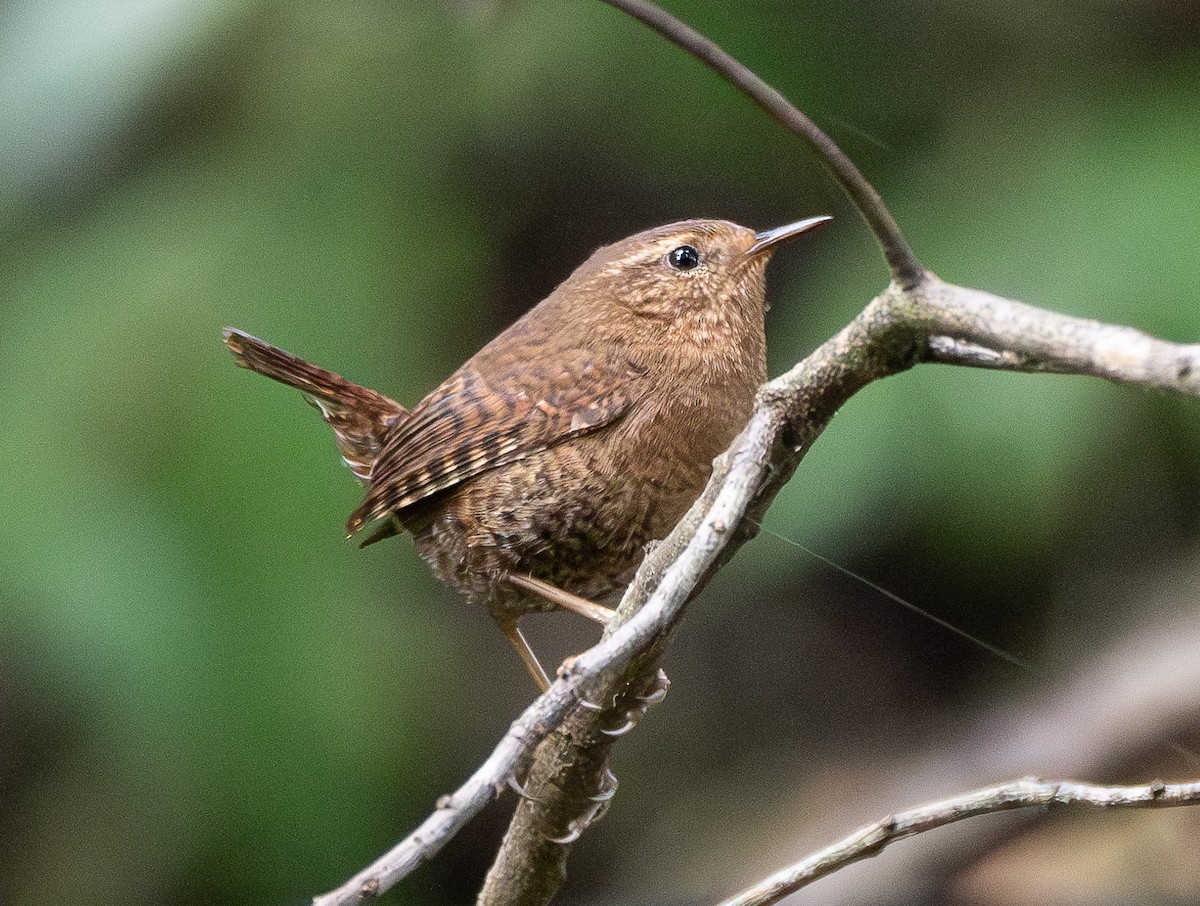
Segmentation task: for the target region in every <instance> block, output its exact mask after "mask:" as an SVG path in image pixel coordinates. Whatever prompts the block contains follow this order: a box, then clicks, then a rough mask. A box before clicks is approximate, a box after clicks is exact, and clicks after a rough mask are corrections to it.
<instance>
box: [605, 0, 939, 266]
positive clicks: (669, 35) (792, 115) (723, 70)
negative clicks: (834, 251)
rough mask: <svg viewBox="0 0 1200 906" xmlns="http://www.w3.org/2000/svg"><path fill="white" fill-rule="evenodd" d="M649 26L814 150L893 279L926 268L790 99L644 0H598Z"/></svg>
mask: <svg viewBox="0 0 1200 906" xmlns="http://www.w3.org/2000/svg"><path fill="white" fill-rule="evenodd" d="M603 2H604V3H607V4H608V5H609V6H614V7H616V8H617V9H619V10H621V11H622V12H625V13H628V14H629V15H630V16H632V17H633V18H635V19H637V20H638V21H639V22H642V23H644V24H645V25H648V26H649V27H650V28H652V29H654V31H656V32H658V33H659V34H660V35H662V36H663V37H664V38H666V39H667V40H668V41H670V42H671V43H672V44H675V45H676V46H678V47H680V48H682V49H683V50H685V51H687V52H688V53H689V54H691V55H692V56H693V57H695V58H696V59H697V60H699V61H700V62H701V63H704V64H705V65H706V66H708V67H709V68H710V69H712V70H714V71H715V72H716V73H717V74H718V75H720V76H722V77H723V78H725V79H726V80H728V81H729V82H730V83H732V84H733V85H734V86H736V87H737V88H739V89H741V91H743V92H744V93H745V94H746V95H747V96H749V98H750V99H751V100H752V101H754V103H755V104H757V105H758V106H759V107H761V108H762V109H763V110H764V111H766V113H767V114H768V115H769V116H770V117H771V118H772V119H774V120H776V121H777V122H779V123H781V124H782V125H783V126H784V127H785V128H787V129H789V130H790V131H791V132H793V133H795V134H796V135H798V136H800V137H801V138H802V139H804V140H805V141H806V142H808V144H809V145H810V146H812V148H813V150H814V151H816V152H817V156H818V157H820V159H821V161H822V163H824V164H825V166H826V167H828V168H829V172H830V173H832V174H833V178H834V179H836V180H837V182H838V184H839V185H840V186H841V187H842V189H843V190H844V191H845V192H846V194H847V195H849V196H850V200H851V201H853V202H854V205H855V207H857V208H858V210H859V213H860V214H862V216H863V219H864V220H866V222H867V226H869V227H870V228H871V232H872V233H874V234H875V238H876V239H877V240H878V241H879V244H880V246H881V247H882V248H883V255H884V258H886V259H887V263H888V267H889V268H890V269H891V271H892V279H893V280H895V281H896V282H897V283H899V284H900V285H901V286H902V287H906V288H907V287H912V286H916V285H917V284H918V283H920V282H921V280H922V279H923V278H924V275H925V268H924V267H923V266H922V265H921V262H920V261H919V260H918V259H917V255H916V253H915V252H914V251H913V250H912V247H911V246H910V245H909V244H908V240H907V239H905V238H904V234H903V233H902V232H901V231H900V226H899V225H898V224H897V223H896V220H895V218H894V217H892V212H891V211H889V210H888V207H887V205H886V204H884V201H883V198H882V196H880V194H879V192H878V191H876V189H875V187H874V186H873V185H871V183H870V181H868V180H867V178H866V177H865V176H863V174H862V171H861V170H859V169H858V167H856V166H855V165H854V162H853V161H852V160H850V158H849V157H847V156H846V154H845V152H843V151H842V149H841V148H839V147H838V146H837V143H835V142H834V140H833V139H831V138H830V137H829V136H828V135H826V134H825V133H824V131H822V130H821V128H820V127H819V126H818V125H817V124H816V123H814V122H813V121H812V120H811V119H809V118H808V117H807V116H805V114H804V113H802V112H801V111H800V110H799V109H798V108H797V107H796V106H795V105H794V104H793V103H792V102H791V101H789V100H788V99H787V98H785V97H784V96H783V95H782V94H780V93H779V92H778V91H776V90H775V89H774V88H772V87H771V86H770V85H768V84H767V83H766V82H764V81H763V80H762V79H761V78H759V77H758V76H757V75H755V74H754V73H753V72H752V71H751V70H750V69H749V68H748V67H746V66H745V65H744V64H742V63H740V62H739V61H738V60H736V59H735V58H734V57H732V56H731V55H730V54H728V53H727V52H726V51H725V50H723V49H722V48H721V47H720V46H719V45H718V44H717V43H716V42H714V41H712V40H710V39H708V38H706V37H705V36H704V35H702V34H700V32H698V31H696V30H695V29H694V28H692V27H691V26H689V25H685V24H684V23H683V22H681V21H680V20H679V19H676V18H675V17H674V16H672V15H671V14H670V13H668V12H666V11H665V10H663V9H661V8H660V7H659V6H658V5H656V4H654V3H651V2H649V0H603Z"/></svg>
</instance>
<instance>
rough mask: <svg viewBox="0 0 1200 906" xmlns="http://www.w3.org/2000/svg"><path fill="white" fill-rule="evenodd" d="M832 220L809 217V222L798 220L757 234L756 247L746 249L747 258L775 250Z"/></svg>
mask: <svg viewBox="0 0 1200 906" xmlns="http://www.w3.org/2000/svg"><path fill="white" fill-rule="evenodd" d="M830 220H833V218H832V217H829V216H827V215H822V216H820V217H809V218H808V219H807V220H797V221H796V222H795V223H789V224H788V225H787V226H781V227H775V229H773V230H766V231H765V232H762V233H757V234H755V236H754V245H752V246H750V248H748V249H746V251H745V254H746V255H747V256H750V255H759V254H761V253H763V252H765V251H767V250H768V249H774V248H775V246H776V245H778V244H779V243H780V242H783V240H785V239H791V238H792V237H793V236H799V235H800V234H801V233H806V232H808V231H809V230H811V229H812V228H813V227H817V226H820V225H821V224H823V223H827V222H828V221H830Z"/></svg>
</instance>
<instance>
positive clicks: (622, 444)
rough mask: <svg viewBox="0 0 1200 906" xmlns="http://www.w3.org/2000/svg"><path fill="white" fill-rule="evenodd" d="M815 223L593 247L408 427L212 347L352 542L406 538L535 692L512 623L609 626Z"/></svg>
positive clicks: (286, 360)
mask: <svg viewBox="0 0 1200 906" xmlns="http://www.w3.org/2000/svg"><path fill="white" fill-rule="evenodd" d="M829 219H830V218H828V217H812V218H809V219H807V220H801V221H799V222H797V223H793V224H789V225H788V226H784V227H779V228H777V229H774V230H770V231H767V232H764V233H755V232H754V231H753V230H749V229H747V228H746V227H742V226H738V225H737V224H734V223H729V222H728V221H722V220H686V221H682V222H680V223H672V224H669V225H668V226H663V227H658V228H656V229H651V230H647V231H645V232H642V233H638V234H637V235H635V236H631V237H629V238H628V239H624V240H622V241H620V242H616V243H614V244H612V245H609V246H605V247H604V248H601V249H599V250H598V251H597V252H595V253H594V254H593V255H592V256H591V257H590V258H588V260H587V261H585V262H584V263H583V264H582V265H581V266H580V267H579V268H578V269H577V270H576V271H575V272H574V273H573V274H571V276H569V277H568V278H567V279H566V280H565V281H563V283H562V284H561V285H560V286H559V287H558V288H557V289H555V290H554V292H552V293H551V294H550V295H549V296H547V297H546V298H545V299H544V300H543V301H542V302H540V303H539V304H538V305H537V306H535V307H534V308H533V309H531V310H530V311H529V312H528V313H527V314H525V315H524V316H523V317H522V318H521V319H520V320H518V321H517V322H516V323H514V324H513V325H512V326H511V327H509V328H508V329H507V330H505V331H504V332H503V333H501V334H500V335H499V336H498V337H496V338H495V339H494V340H492V341H491V342H490V343H488V344H487V345H486V346H484V347H483V349H481V350H480V351H479V352H477V353H476V354H475V355H474V356H472V357H471V358H470V359H469V360H468V361H467V362H466V364H464V365H463V366H462V367H461V368H459V369H458V370H457V371H456V372H454V374H452V375H451V376H450V377H449V378H447V379H446V381H445V382H443V383H442V384H441V385H440V386H439V387H438V388H437V389H435V390H434V391H433V392H432V393H430V394H429V395H428V396H427V397H425V399H423V400H422V401H421V402H420V403H418V404H417V405H416V406H415V407H414V408H413V409H406V408H405V407H404V406H401V405H400V404H399V403H397V402H395V401H393V400H391V399H389V398H388V397H386V396H383V395H382V394H380V393H377V392H375V391H374V390H368V389H366V388H365V387H360V386H358V385H357V384H354V383H351V382H350V381H348V380H346V379H345V378H342V377H340V376H338V375H336V374H333V373H331V372H328V371H325V370H324V369H322V368H318V367H317V366H315V365H311V364H309V363H308V362H305V361H303V360H302V359H299V358H296V357H295V356H293V355H291V354H289V353H287V352H284V351H283V350H281V349H277V348H276V347H274V346H271V345H270V344H268V343H264V342H263V341H262V340H259V339H256V338H255V337H252V336H250V335H248V334H245V333H242V332H241V331H238V330H232V329H227V330H226V331H225V343H226V345H227V346H228V347H229V348H230V350H232V351H233V354H234V356H235V357H236V359H237V363H238V364H239V365H241V366H242V367H244V368H249V369H251V370H253V371H257V372H259V373H260V374H264V375H266V376H267V377H270V378H273V379H275V380H277V381H280V382H282V383H284V384H287V385H288V386H291V387H295V388H296V389H298V390H300V391H301V392H302V393H303V394H304V396H305V398H306V399H307V400H308V401H309V402H310V403H311V404H312V405H313V406H315V407H316V408H317V410H318V411H319V412H320V413H321V416H322V417H323V418H324V419H325V421H326V422H327V423H328V424H329V426H330V427H331V428H332V429H333V432H334V435H335V440H336V442H337V446H338V450H339V452H340V453H341V455H342V458H343V459H344V460H345V462H346V464H347V465H348V466H349V467H350V470H351V472H353V473H354V475H355V477H357V478H358V479H359V480H360V481H361V482H362V483H363V484H364V485H366V488H367V493H366V499H365V500H364V501H363V503H362V505H361V506H359V507H358V509H356V510H355V511H354V512H353V513H352V514H351V516H350V519H349V522H348V523H347V526H346V528H347V530H348V532H349V533H350V535H354V534H357V533H358V532H360V531H361V530H363V529H365V528H367V527H369V526H377V528H376V529H375V531H374V532H373V534H371V535H370V537H368V538H367V540H366V541H364V542H363V544H364V546H365V545H366V544H370V543H372V542H374V541H378V540H381V539H382V538H386V537H388V536H390V535H394V534H398V533H400V532H405V531H406V532H409V533H410V534H411V535H412V536H413V540H414V542H415V545H416V550H417V553H418V554H419V555H420V556H421V558H422V559H423V560H425V562H426V563H428V564H429V566H430V567H431V568H432V569H433V572H434V573H435V574H436V575H437V577H438V578H439V579H440V580H441V581H442V582H444V583H445V584H446V585H448V586H450V587H451V588H453V589H454V590H455V591H457V592H459V593H460V594H462V595H463V596H465V597H466V598H467V599H468V600H470V601H473V602H477V603H479V604H484V605H487V607H488V608H489V609H490V611H491V614H492V616H493V617H494V618H495V620H496V622H497V624H498V625H499V626H500V628H501V630H503V632H504V634H505V635H506V636H507V637H508V639H509V641H510V642H512V644H513V646H514V647H515V648H516V649H517V652H518V653H519V654H520V655H521V658H522V659H523V661H524V662H525V665H526V667H527V668H528V670H529V672H530V674H531V675H532V676H533V679H534V681H535V682H536V683H537V684H538V687H539V688H540V689H543V690H544V689H546V688H547V686H548V680H547V677H546V673H545V671H544V670H543V669H542V667H541V665H540V664H539V663H538V660H537V658H536V656H535V655H534V654H533V651H532V650H531V649H530V647H529V644H528V643H527V642H526V641H525V638H524V636H523V635H522V634H521V631H520V630H519V629H518V627H517V620H518V618H519V617H521V616H522V615H523V614H526V613H530V612H533V611H545V610H551V609H554V608H557V607H563V608H566V609H569V610H574V611H576V612H578V613H581V614H583V615H584V616H587V617H589V618H591V619H593V620H596V621H598V622H605V621H606V620H607V619H608V617H609V616H610V615H611V613H612V611H610V610H609V609H608V608H607V607H606V606H604V605H606V604H611V603H613V602H614V601H615V600H617V599H619V597H620V595H621V593H622V592H623V591H624V589H625V588H626V586H627V585H628V584H629V582H630V580H631V579H632V578H633V574H634V572H635V571H636V570H637V567H638V565H639V564H640V563H641V561H642V558H643V555H644V553H645V548H646V545H647V544H648V543H649V542H651V541H654V540H657V539H660V538H663V537H664V536H665V535H666V534H667V533H668V532H669V531H670V530H671V529H672V528H673V527H674V525H675V523H676V522H677V521H678V520H679V519H680V518H681V517H682V515H683V514H684V512H685V511H686V510H687V508H688V507H689V506H690V505H691V504H692V502H693V501H694V500H695V499H696V497H698V496H699V494H700V492H701V491H702V490H703V488H704V485H705V483H706V482H707V480H708V478H709V476H710V474H711V470H712V461H713V459H714V458H715V457H716V456H717V455H719V454H720V453H721V452H722V451H724V450H725V448H726V447H728V446H729V444H730V443H731V442H732V441H733V439H734V437H735V436H736V435H737V434H738V432H739V431H740V430H741V429H742V428H743V427H744V426H745V424H746V422H747V420H748V419H749V417H750V413H751V408H752V406H753V403H754V395H755V392H756V390H757V389H758V387H759V385H761V384H762V383H763V382H764V381H765V380H766V377H767V370H766V337H765V333H764V330H763V318H764V313H765V311H766V297H765V292H766V284H765V279H764V271H765V269H766V266H767V261H768V259H769V258H770V257H771V254H772V253H773V252H774V251H775V250H776V248H777V247H778V244H779V243H780V242H782V241H783V240H785V239H788V238H790V237H792V236H796V235H798V234H800V233H803V232H805V231H807V230H809V229H812V228H813V227H815V226H817V225H819V224H821V223H824V222H825V221H827V220H829Z"/></svg>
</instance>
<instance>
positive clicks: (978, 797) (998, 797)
mask: <svg viewBox="0 0 1200 906" xmlns="http://www.w3.org/2000/svg"><path fill="white" fill-rule="evenodd" d="M1198 803H1200V782H1193V783H1175V784H1167V783H1163V782H1162V781H1161V780H1156V781H1154V782H1153V783H1150V784H1147V785H1146V786H1132V787H1102V786H1092V785H1090V784H1084V783H1075V782H1073V781H1070V780H1038V779H1037V778H1032V777H1030V778H1026V779H1025V780H1017V781H1013V782H1012V783H1005V784H1001V785H1000V786H995V787H989V788H987V789H982V790H976V791H974V792H971V793H965V794H964V795H962V796H956V797H954V798H953V799H946V800H944V801H942V802H933V803H930V804H929V805H924V806H921V807H920V808H915V809H910V810H908V811H906V812H897V813H896V814H895V815H891V816H890V817H887V818H884V819H883V820H881V821H876V822H875V823H874V824H869V825H867V826H866V827H864V828H861V829H860V830H857V831H855V832H854V833H853V834H851V835H850V836H848V837H846V838H845V839H843V840H840V841H838V842H837V843H835V844H833V845H832V846H830V847H827V848H826V849H823V850H821V851H820V852H816V853H813V854H812V855H811V856H808V857H807V858H805V859H803V860H801V861H800V862H797V863H796V864H795V865H791V866H789V867H787V868H785V869H783V870H782V871H780V872H777V873H776V874H774V875H771V877H769V878H766V879H765V880H763V881H762V882H760V883H758V884H755V885H754V886H753V887H751V888H749V889H747V890H744V891H743V892H742V893H740V894H738V895H737V896H735V897H732V898H731V899H728V900H725V901H724V902H723V903H721V904H720V906H771V904H772V903H778V902H779V901H780V900H782V899H783V898H784V897H786V896H788V895H789V894H792V893H795V892H796V891H797V890H799V889H800V888H802V887H807V886H808V885H809V884H811V883H812V882H813V881H816V880H818V879H819V878H823V877H825V876H826V875H829V874H832V873H833V872H835V871H838V870H840V869H842V868H845V867H846V866H847V865H850V864H851V863H853V862H857V861H859V860H861V859H866V858H869V857H870V856H876V855H878V854H879V853H881V852H883V850H884V849H885V848H887V847H888V846H889V845H891V844H892V843H895V842H896V841H897V840H903V839H904V838H905V837H912V836H914V835H916V834H921V833H924V832H925V831H929V830H933V829H934V828H937V827H942V826H943V825H946V824H953V823H955V822H956V821H962V820H964V819H966V818H973V817H975V816H977V815H990V814H992V813H993V812H1004V811H1011V810H1012V809H1020V808H1035V807H1037V808H1051V807H1057V806H1069V805H1090V806H1094V807H1097V808H1171V807H1174V806H1181V805H1195V804H1198Z"/></svg>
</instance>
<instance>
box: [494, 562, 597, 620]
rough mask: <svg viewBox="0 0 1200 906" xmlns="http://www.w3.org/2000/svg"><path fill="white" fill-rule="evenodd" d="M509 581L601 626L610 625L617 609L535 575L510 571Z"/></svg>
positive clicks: (507, 577) (507, 576)
mask: <svg viewBox="0 0 1200 906" xmlns="http://www.w3.org/2000/svg"><path fill="white" fill-rule="evenodd" d="M505 578H506V579H508V581H509V583H510V584H512V585H515V586H517V588H521V589H524V590H525V591H531V592H533V593H534V594H535V595H537V596H538V597H539V598H544V599H546V600H547V601H549V602H550V603H551V604H557V605H558V606H559V607H562V608H563V609H565V610H570V611H572V612H574V613H577V614H579V615H580V616H581V617H587V618H588V619H589V620H592V621H593V622H595V623H599V624H600V625H601V626H606V625H608V621H609V620H611V619H612V618H613V614H614V613H615V611H613V610H612V609H610V608H608V607H603V606H601V605H599V604H596V603H594V602H592V601H589V600H588V599H587V598H581V597H579V595H573V594H571V593H570V592H569V591H563V590H562V589H561V588H558V587H556V586H554V585H551V584H550V583H549V582H543V581H542V580H541V579H535V578H534V577H533V576H525V575H521V574H519V573H508V574H507V575H506V576H505Z"/></svg>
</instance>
